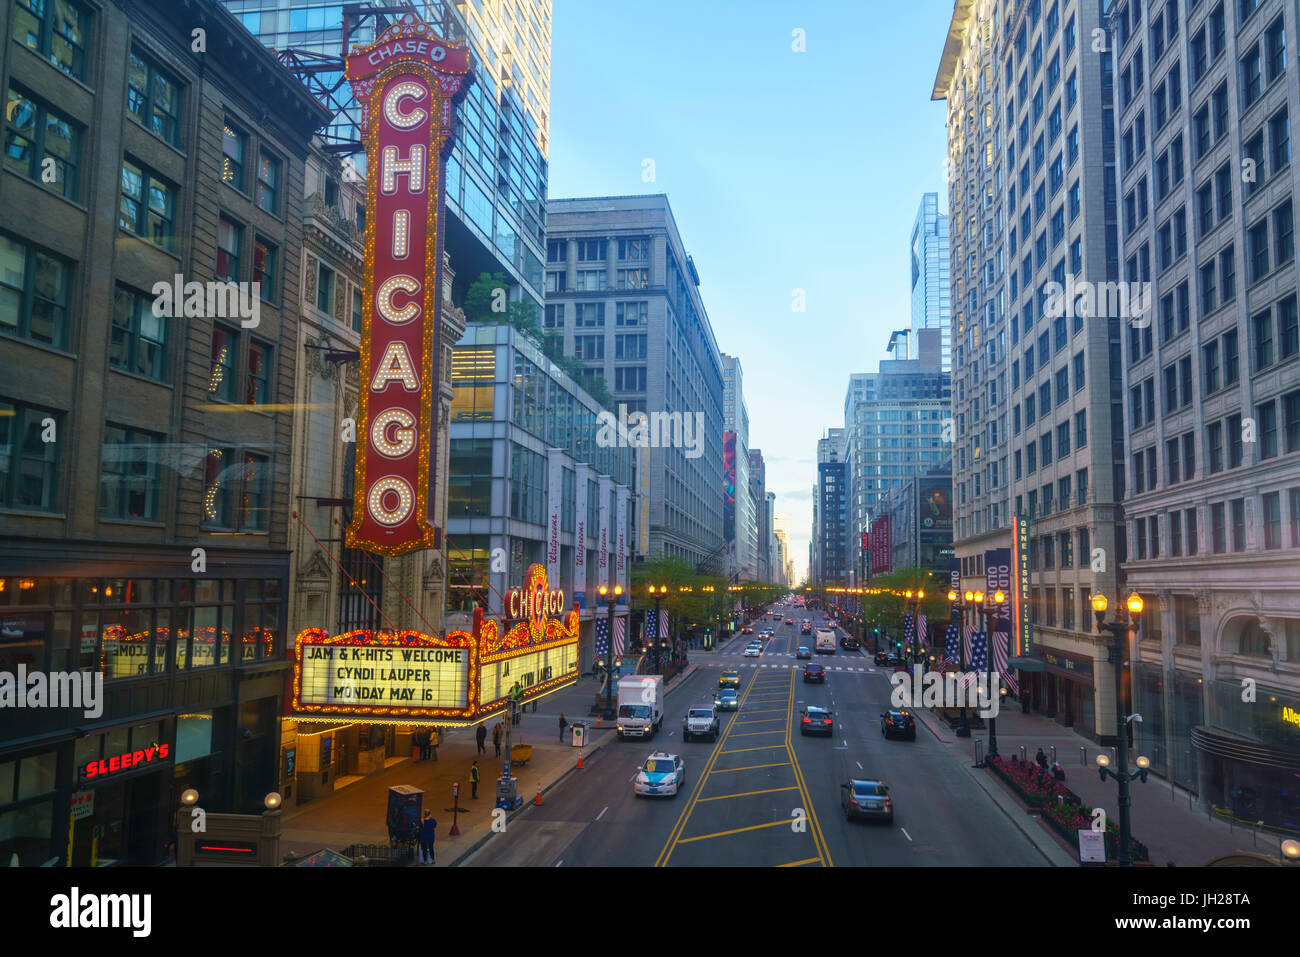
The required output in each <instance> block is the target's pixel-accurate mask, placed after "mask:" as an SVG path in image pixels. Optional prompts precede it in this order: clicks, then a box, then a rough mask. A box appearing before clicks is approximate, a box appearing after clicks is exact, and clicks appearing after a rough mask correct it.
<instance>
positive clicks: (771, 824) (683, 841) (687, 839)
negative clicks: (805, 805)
mask: <svg viewBox="0 0 1300 957" xmlns="http://www.w3.org/2000/svg"><path fill="white" fill-rule="evenodd" d="M789 826H790V822H789V821H769V822H768V823H767V824H751V825H750V826H749V827H738V828H735V829H734V830H731V831H718V832H717V833H716V834H701V835H700V836H699V837H683V838H681V839H680V840H679V841H678V842H677V843H678V844H689V843H690V842H691V841H708V840H711V839H712V838H715V837H726V836H727V835H728V834H741V833H743V832H745V831H758V830H761V829H762V828H765V827H789Z"/></svg>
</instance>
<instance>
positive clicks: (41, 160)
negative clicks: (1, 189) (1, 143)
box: [5, 87, 81, 200]
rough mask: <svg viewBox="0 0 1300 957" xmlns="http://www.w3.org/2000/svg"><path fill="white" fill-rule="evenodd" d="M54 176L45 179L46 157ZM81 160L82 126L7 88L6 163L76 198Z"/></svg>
mask: <svg viewBox="0 0 1300 957" xmlns="http://www.w3.org/2000/svg"><path fill="white" fill-rule="evenodd" d="M47 160H48V161H49V163H50V164H51V166H52V169H53V172H54V179H53V181H52V182H50V181H47V180H48V177H47V176H46V174H45V170H46V161H47ZM80 163H81V130H79V129H78V128H77V127H76V126H74V125H73V123H72V122H71V121H70V120H68V119H66V118H65V117H64V116H62V115H61V114H59V113H57V112H55V111H54V110H51V109H48V108H47V107H45V106H42V105H40V104H39V103H37V102H36V101H35V100H31V99H29V98H28V97H27V96H26V95H25V94H24V93H22V92H20V91H19V90H16V89H14V88H13V87H10V88H9V101H8V103H7V104H6V107H5V166H7V167H9V169H11V170H13V171H14V172H15V173H17V174H18V175H19V176H26V177H27V178H28V179H31V180H35V181H36V182H38V183H41V184H42V185H44V186H47V187H48V188H50V189H52V190H54V192H56V193H58V194H59V195H60V196H64V197H66V198H67V199H70V200H76V199H77V197H78V194H79V192H80V189H79V182H78V181H79V175H78V173H79V169H80Z"/></svg>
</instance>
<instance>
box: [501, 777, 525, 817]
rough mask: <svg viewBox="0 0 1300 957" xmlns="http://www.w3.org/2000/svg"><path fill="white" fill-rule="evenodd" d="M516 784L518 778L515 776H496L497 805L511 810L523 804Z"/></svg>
mask: <svg viewBox="0 0 1300 957" xmlns="http://www.w3.org/2000/svg"><path fill="white" fill-rule="evenodd" d="M518 784H519V779H518V778H516V777H505V776H502V777H499V778H497V807H499V808H504V809H505V810H507V811H513V810H515V809H516V808H518V807H520V806H522V805H523V803H524V799H523V798H521V797H519V795H518V793H517V791H518Z"/></svg>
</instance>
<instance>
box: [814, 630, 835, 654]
mask: <svg viewBox="0 0 1300 957" xmlns="http://www.w3.org/2000/svg"><path fill="white" fill-rule="evenodd" d="M816 639H817V640H816V642H815V643H814V648H813V650H814V651H816V652H817V654H819V655H833V654H835V632H834V631H832V630H831V629H829V628H818V629H817V631H816Z"/></svg>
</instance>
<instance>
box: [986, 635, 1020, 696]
mask: <svg viewBox="0 0 1300 957" xmlns="http://www.w3.org/2000/svg"><path fill="white" fill-rule="evenodd" d="M1010 643H1011V635H1010V634H1009V633H1008V632H1005V631H995V632H993V666H994V667H995V668H997V669H998V674H999V675H1001V676H1002V683H1003V684H1004V685H1006V686H1007V690H1008V691H1010V692H1011V693H1012V694H1014V695H1018V694H1020V686H1019V685H1018V684H1017V682H1016V674H1015V671H1013V670H1012V668H1011V666H1010V665H1009V664H1008V663H1007V646H1008V645H1009V644H1010Z"/></svg>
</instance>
